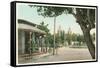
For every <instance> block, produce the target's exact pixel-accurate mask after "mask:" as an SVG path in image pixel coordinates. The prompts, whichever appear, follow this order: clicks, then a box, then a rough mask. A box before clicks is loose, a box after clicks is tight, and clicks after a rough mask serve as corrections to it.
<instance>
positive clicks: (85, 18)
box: [37, 6, 95, 59]
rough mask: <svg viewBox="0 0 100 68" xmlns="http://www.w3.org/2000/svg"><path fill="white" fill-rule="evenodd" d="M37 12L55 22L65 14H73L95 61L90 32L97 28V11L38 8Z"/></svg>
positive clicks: (49, 7)
mask: <svg viewBox="0 0 100 68" xmlns="http://www.w3.org/2000/svg"><path fill="white" fill-rule="evenodd" d="M37 11H38V12H39V15H42V16H44V17H54V18H55V19H54V22H55V21H56V17H57V16H59V15H61V14H63V13H66V14H72V15H73V16H74V17H75V18H76V22H77V23H78V24H79V25H80V27H81V29H82V31H83V35H84V39H85V42H86V44H87V46H88V49H89V52H90V54H91V56H92V58H93V59H95V46H94V44H93V42H92V39H91V36H90V30H91V29H93V28H95V9H87V8H68V7H52V6H37Z"/></svg>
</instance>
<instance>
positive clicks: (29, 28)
mask: <svg viewBox="0 0 100 68" xmlns="http://www.w3.org/2000/svg"><path fill="white" fill-rule="evenodd" d="M18 29H22V30H27V31H32V32H37V33H40V34H46V32H45V31H43V30H40V29H38V28H37V27H36V26H35V27H34V26H31V25H28V24H24V23H18Z"/></svg>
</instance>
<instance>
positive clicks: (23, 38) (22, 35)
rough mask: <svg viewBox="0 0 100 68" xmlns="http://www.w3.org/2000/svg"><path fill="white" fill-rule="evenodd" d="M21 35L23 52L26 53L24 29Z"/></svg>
mask: <svg viewBox="0 0 100 68" xmlns="http://www.w3.org/2000/svg"><path fill="white" fill-rule="evenodd" d="M21 37H22V40H21V41H22V54H24V53H25V32H24V31H22V32H21Z"/></svg>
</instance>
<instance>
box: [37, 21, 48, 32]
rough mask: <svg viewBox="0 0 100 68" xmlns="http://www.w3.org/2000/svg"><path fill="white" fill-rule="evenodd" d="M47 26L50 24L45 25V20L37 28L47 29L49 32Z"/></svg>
mask: <svg viewBox="0 0 100 68" xmlns="http://www.w3.org/2000/svg"><path fill="white" fill-rule="evenodd" d="M47 26H48V24H46V25H45V24H44V22H41V23H40V25H38V26H37V28H39V29H41V30H43V31H45V32H46V33H48V32H49V29H48V28H47Z"/></svg>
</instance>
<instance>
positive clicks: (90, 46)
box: [80, 24, 95, 59]
mask: <svg viewBox="0 0 100 68" xmlns="http://www.w3.org/2000/svg"><path fill="white" fill-rule="evenodd" d="M80 27H81V29H82V31H83V35H84V40H85V42H86V44H87V47H88V50H89V52H90V54H91V56H92V59H95V45H94V44H93V41H92V39H91V35H90V30H88V29H87V28H86V27H84V26H83V25H82V24H80Z"/></svg>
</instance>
